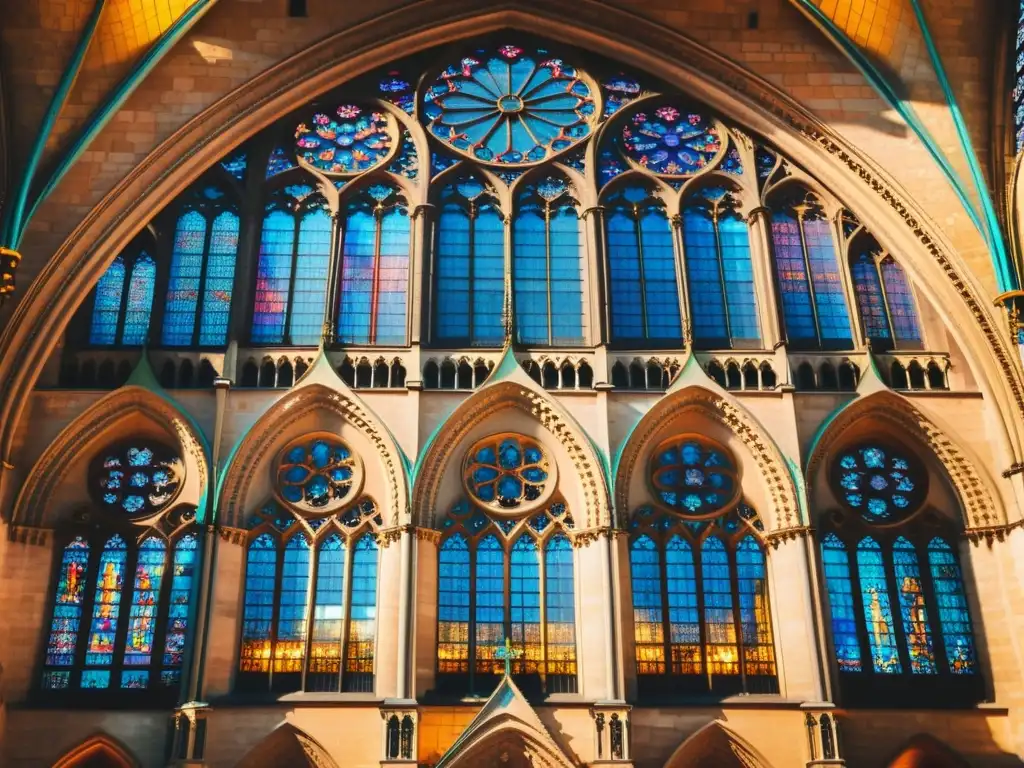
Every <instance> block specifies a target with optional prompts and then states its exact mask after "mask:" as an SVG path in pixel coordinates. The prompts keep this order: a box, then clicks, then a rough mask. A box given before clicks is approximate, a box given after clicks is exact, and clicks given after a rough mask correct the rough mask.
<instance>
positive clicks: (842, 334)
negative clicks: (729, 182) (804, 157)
mask: <svg viewBox="0 0 1024 768" xmlns="http://www.w3.org/2000/svg"><path fill="white" fill-rule="evenodd" d="M831 227H832V225H831V224H830V223H829V221H828V219H826V218H825V214H824V212H823V211H822V208H821V205H820V203H818V201H817V200H816V199H815V198H814V196H813V195H810V194H807V195H805V196H804V197H799V196H794V197H789V198H786V199H785V200H780V201H779V202H778V204H777V205H776V206H775V207H774V209H773V212H772V245H773V248H774V253H775V273H776V278H777V280H778V284H779V292H780V294H781V296H782V316H783V320H784V321H785V326H786V338H787V340H788V342H789V344H790V346H791V347H792V348H793V349H825V350H828V349H852V347H853V337H852V334H851V332H850V316H849V312H848V310H847V308H846V296H845V290H844V288H843V279H842V275H841V274H840V271H839V262H838V260H837V258H836V248H835V242H834V239H833V237H832V228H831Z"/></svg>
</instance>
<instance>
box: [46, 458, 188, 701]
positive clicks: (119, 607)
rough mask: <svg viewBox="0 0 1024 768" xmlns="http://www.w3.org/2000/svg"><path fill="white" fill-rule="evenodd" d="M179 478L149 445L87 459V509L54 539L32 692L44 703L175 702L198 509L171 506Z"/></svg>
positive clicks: (177, 468)
mask: <svg viewBox="0 0 1024 768" xmlns="http://www.w3.org/2000/svg"><path fill="white" fill-rule="evenodd" d="M183 478H184V467H183V465H182V462H181V460H180V459H179V458H178V457H177V456H176V455H175V453H174V452H173V451H172V450H170V449H168V448H166V447H164V446H161V445H159V444H156V443H153V442H152V441H148V440H139V441H136V442H132V443H129V444H123V445H114V446H109V447H107V448H106V449H105V450H104V451H102V452H101V453H100V454H99V455H98V456H97V457H96V458H95V459H94V460H93V462H92V466H91V468H90V471H89V481H88V482H89V490H90V495H91V496H92V497H93V505H94V509H93V511H92V513H91V514H89V515H82V516H81V518H80V521H79V520H76V521H75V522H73V523H71V524H70V525H68V526H67V527H66V528H64V529H63V531H62V535H61V537H60V538H59V543H60V548H59V550H58V551H59V552H60V555H59V557H58V559H57V564H56V565H57V568H56V573H55V575H54V587H53V592H52V593H51V594H52V595H53V602H52V608H51V620H50V625H49V630H48V631H47V634H46V641H45V648H44V656H43V662H42V672H41V675H40V685H39V689H40V694H41V695H42V696H44V697H45V698H47V699H48V700H63V699H64V698H68V700H69V701H70V697H80V696H81V695H82V694H83V693H84V692H88V695H90V696H96V697H98V698H97V700H103V701H107V700H114V699H116V698H117V697H123V696H129V697H133V696H134V697H139V696H142V697H144V698H147V699H148V698H152V699H153V700H155V701H160V702H173V701H174V700H176V698H177V696H178V689H179V684H180V682H181V674H182V670H183V664H184V656H185V648H186V642H187V638H188V634H189V629H190V628H189V605H190V601H191V595H192V588H193V580H194V577H195V568H196V566H197V564H198V555H199V547H198V533H197V531H196V529H195V527H194V526H193V525H192V523H193V520H194V517H195V511H194V509H193V508H192V507H189V506H185V505H180V504H179V505H176V504H175V502H176V500H177V496H178V491H179V490H180V487H181V483H182V481H183ZM90 520H91V522H86V521H90ZM129 692H130V693H129ZM133 700H134V699H133ZM138 700H139V701H142V700H143V699H138Z"/></svg>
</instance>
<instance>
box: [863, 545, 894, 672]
mask: <svg viewBox="0 0 1024 768" xmlns="http://www.w3.org/2000/svg"><path fill="white" fill-rule="evenodd" d="M857 575H858V577H859V578H860V595H861V601H862V602H863V604H864V618H865V622H866V624H867V632H868V647H869V648H870V649H871V663H872V666H873V669H874V671H875V672H881V673H883V674H887V675H899V674H901V673H902V672H903V664H902V663H901V662H900V657H899V653H898V651H897V650H896V630H895V628H894V627H893V623H892V608H891V606H890V604H889V584H888V579H887V578H886V574H885V564H884V563H883V561H882V548H881V547H880V546H879V545H878V542H877V541H875V540H874V539H872V538H871V537H870V536H869V537H867V538H864V539H862V540H861V542H860V544H858V545H857Z"/></svg>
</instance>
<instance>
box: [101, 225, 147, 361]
mask: <svg viewBox="0 0 1024 768" xmlns="http://www.w3.org/2000/svg"><path fill="white" fill-rule="evenodd" d="M151 250H152V248H151V247H150V246H148V245H143V244H142V243H135V244H133V245H131V246H129V247H128V248H127V249H125V251H123V252H122V253H120V254H119V255H118V256H117V258H115V259H114V261H113V263H111V265H110V266H109V267H107V271H106V272H104V273H103V277H101V278H100V281H99V283H97V285H96V290H95V291H94V293H93V302H92V321H91V323H90V329H89V344H90V345H93V346H124V347H137V346H141V345H143V344H145V343H146V341H147V340H148V336H149V321H150V314H151V313H152V309H153V293H154V290H155V286H156V262H155V261H154V260H153V257H152V255H151V254H150V251H151Z"/></svg>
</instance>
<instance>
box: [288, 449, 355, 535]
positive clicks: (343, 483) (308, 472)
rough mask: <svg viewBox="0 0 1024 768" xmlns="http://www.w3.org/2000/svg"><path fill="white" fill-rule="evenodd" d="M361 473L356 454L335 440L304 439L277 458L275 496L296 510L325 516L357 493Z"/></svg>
mask: <svg viewBox="0 0 1024 768" xmlns="http://www.w3.org/2000/svg"><path fill="white" fill-rule="evenodd" d="M361 470H362V467H361V466H360V464H359V461H358V459H357V458H356V456H355V454H353V453H352V451H351V450H349V447H348V446H347V445H345V444H344V443H343V442H341V441H340V440H338V439H337V438H336V437H333V436H329V435H317V436H313V437H304V438H302V439H300V440H296V441H295V442H293V443H292V444H291V445H289V446H288V447H287V448H285V449H284V451H282V452H281V455H280V456H279V457H278V461H277V493H278V495H279V496H280V497H281V500H282V501H284V502H286V503H288V504H290V505H291V506H293V507H294V508H296V509H297V510H299V511H303V512H310V513H314V514H318V515H319V514H327V513H328V512H334V511H336V510H337V509H338V508H339V507H341V506H343V505H345V504H346V503H347V502H349V501H350V500H351V498H352V497H353V496H354V495H355V493H357V492H358V491H359V485H360V481H361V480H362V472H361Z"/></svg>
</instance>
